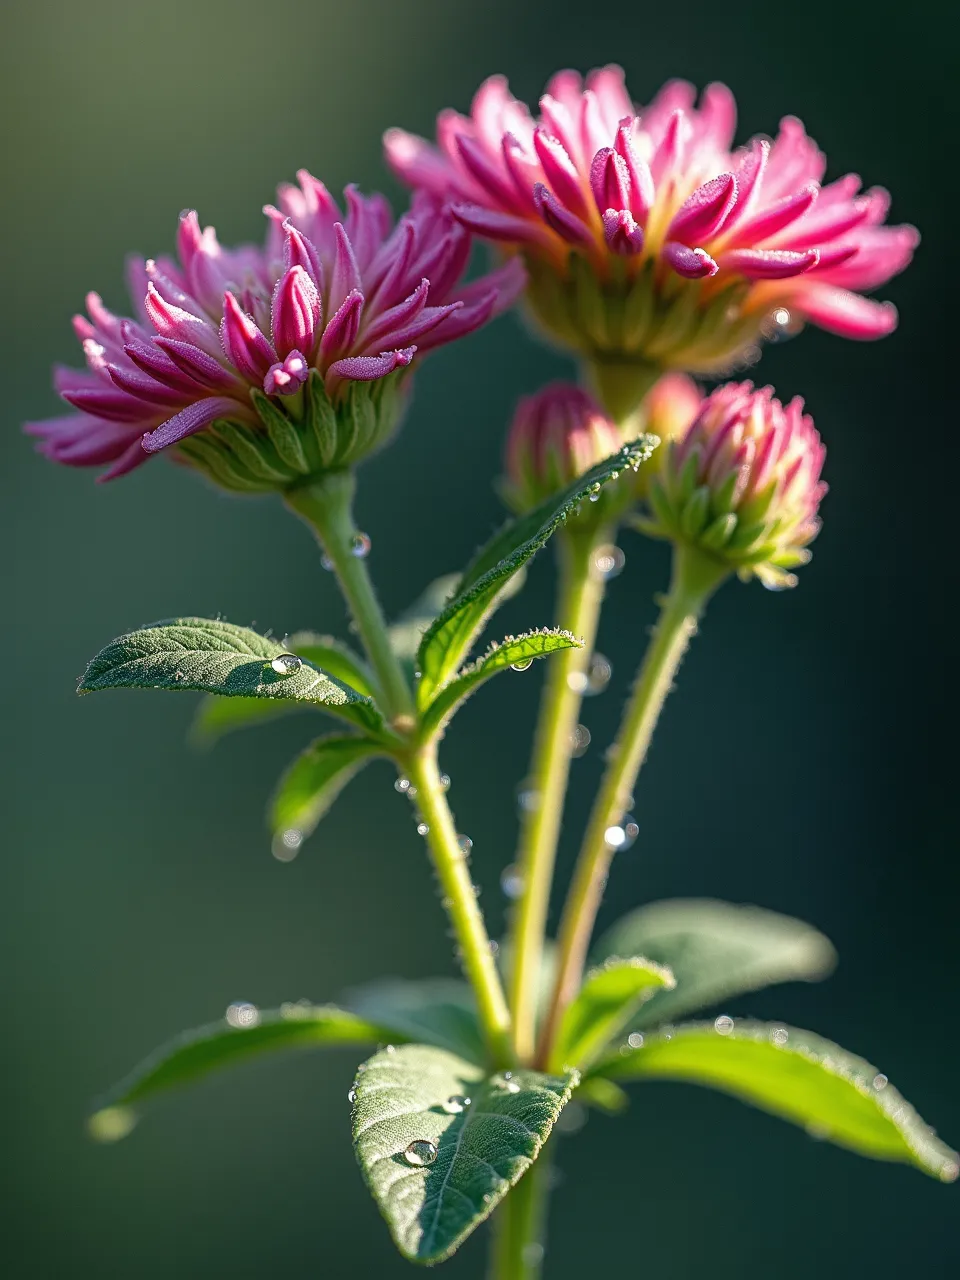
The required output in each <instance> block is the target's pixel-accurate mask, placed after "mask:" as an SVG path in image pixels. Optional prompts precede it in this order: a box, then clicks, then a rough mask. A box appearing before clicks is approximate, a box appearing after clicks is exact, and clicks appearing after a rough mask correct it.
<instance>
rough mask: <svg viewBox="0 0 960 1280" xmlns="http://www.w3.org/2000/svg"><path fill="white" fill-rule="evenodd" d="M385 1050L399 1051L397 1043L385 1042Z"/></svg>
mask: <svg viewBox="0 0 960 1280" xmlns="http://www.w3.org/2000/svg"><path fill="white" fill-rule="evenodd" d="M383 1052H384V1053H396V1052H397V1046H396V1045H395V1044H385V1045H384V1046H383Z"/></svg>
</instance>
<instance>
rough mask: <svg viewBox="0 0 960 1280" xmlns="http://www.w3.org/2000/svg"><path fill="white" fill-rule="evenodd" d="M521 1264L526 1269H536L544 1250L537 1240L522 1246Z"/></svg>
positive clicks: (541, 1259)
mask: <svg viewBox="0 0 960 1280" xmlns="http://www.w3.org/2000/svg"><path fill="white" fill-rule="evenodd" d="M521 1252H522V1256H523V1263H524V1266H527V1267H538V1266H539V1265H540V1263H541V1262H542V1261H543V1255H544V1248H543V1245H542V1244H541V1243H540V1241H539V1240H531V1241H529V1242H528V1243H527V1244H525V1245H524V1246H523V1249H522V1251H521Z"/></svg>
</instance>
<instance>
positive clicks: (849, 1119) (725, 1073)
mask: <svg viewBox="0 0 960 1280" xmlns="http://www.w3.org/2000/svg"><path fill="white" fill-rule="evenodd" d="M721 1028H722V1031H721ZM600 1069H601V1070H603V1072H604V1074H606V1075H608V1076H609V1077H610V1078H612V1079H614V1080H624V1081H625V1080H685V1081H688V1082H689V1083H691V1084H700V1085H706V1086H707V1087H709V1088H713V1089H719V1090H720V1091H721V1092H723V1093H729V1094H732V1095H733V1096H734V1097H737V1098H740V1099H741V1100H742V1101H744V1102H748V1103H751V1104H752V1105H753V1106H756V1107H759V1108H760V1109H761V1110H763V1111H769V1112H770V1113H771V1114H773V1115H776V1116H780V1117H781V1118H782V1119H784V1120H789V1121H792V1122H793V1123H794V1124H799V1125H802V1126H803V1127H804V1128H806V1129H807V1131H808V1132H809V1133H811V1134H812V1135H813V1136H815V1137H817V1138H822V1139H825V1140H827V1141H829V1142H833V1143H835V1144H836V1145H837V1146H841V1147H846V1148H848V1149H849V1150H851V1151H855V1152H857V1153H858V1154H859V1155H863V1156H869V1157H871V1158H873V1159H875V1160H896V1161H900V1162H902V1163H905V1164H911V1165H913V1166H914V1167H915V1168H917V1169H921V1170H922V1171H923V1172H924V1173H928V1174H930V1175H932V1176H933V1177H935V1178H939V1179H941V1180H942V1181H944V1182H952V1181H953V1180H954V1179H955V1178H956V1177H957V1173H958V1156H957V1153H956V1152H955V1151H953V1150H951V1148H950V1147H948V1146H947V1145H946V1144H945V1143H943V1142H941V1141H940V1139H939V1138H937V1137H936V1135H935V1134H934V1132H933V1130H932V1129H931V1128H930V1127H929V1126H928V1125H926V1124H924V1123H923V1121H922V1120H921V1119H920V1117H919V1116H918V1115H917V1113H916V1111H915V1110H914V1109H913V1107H911V1106H910V1104H909V1103H908V1102H906V1101H905V1099H904V1098H903V1097H902V1095H901V1094H899V1093H898V1092H897V1090H896V1089H894V1087H893V1086H892V1085H891V1084H889V1083H888V1082H887V1078H886V1076H884V1075H882V1074H880V1073H879V1072H878V1071H877V1069H876V1067H872V1066H871V1065H870V1064H869V1063H868V1062H865V1061H864V1060H863V1059H862V1058H857V1057H855V1056H854V1055H853V1054H851V1053H848V1052H847V1051H846V1050H845V1049H841V1048H839V1047H838V1046H837V1045H835V1044H832V1043H831V1042H830V1041H829V1040H824V1039H822V1038H821V1037H820V1036H816V1035H813V1034H812V1033H811V1032H808V1031H797V1030H795V1029H794V1028H792V1027H784V1026H782V1025H778V1024H775V1023H757V1022H744V1023H737V1024H733V1022H732V1020H731V1019H727V1020H723V1019H718V1020H717V1022H716V1023H689V1024H686V1025H683V1026H679V1027H671V1028H670V1029H669V1030H668V1029H666V1028H664V1030H663V1031H661V1032H659V1033H656V1032H655V1033H651V1034H649V1035H647V1036H646V1037H645V1039H644V1043H643V1045H642V1046H641V1047H639V1048H635V1049H634V1048H629V1047H624V1048H623V1049H621V1050H620V1052H619V1053H618V1054H617V1055H616V1056H614V1057H611V1058H610V1059H609V1061H608V1062H607V1063H606V1064H604V1066H603V1067H602V1068H600Z"/></svg>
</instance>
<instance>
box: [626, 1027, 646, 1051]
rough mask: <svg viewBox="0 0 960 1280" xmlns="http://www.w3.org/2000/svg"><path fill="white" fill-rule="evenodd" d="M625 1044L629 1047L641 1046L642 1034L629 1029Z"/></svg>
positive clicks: (637, 1047)
mask: <svg viewBox="0 0 960 1280" xmlns="http://www.w3.org/2000/svg"><path fill="white" fill-rule="evenodd" d="M627 1044H628V1045H629V1046H630V1048H631V1049H642V1048H643V1034H642V1032H640V1031H631V1032H630V1034H629V1035H628V1036H627Z"/></svg>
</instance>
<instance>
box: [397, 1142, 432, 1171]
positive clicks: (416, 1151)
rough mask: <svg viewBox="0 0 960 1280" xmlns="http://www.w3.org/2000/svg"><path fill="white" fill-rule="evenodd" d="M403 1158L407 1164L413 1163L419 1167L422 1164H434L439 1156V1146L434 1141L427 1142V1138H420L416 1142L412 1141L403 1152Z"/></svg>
mask: <svg viewBox="0 0 960 1280" xmlns="http://www.w3.org/2000/svg"><path fill="white" fill-rule="evenodd" d="M403 1158H404V1160H406V1162H407V1164H412V1165H414V1166H415V1167H417V1168H419V1167H420V1166H422V1165H426V1164H433V1162H434V1160H436V1158H437V1148H436V1147H435V1146H434V1144H433V1143H432V1142H427V1140H426V1139H425V1138H418V1139H417V1140H416V1141H415V1142H411V1143H410V1145H409V1147H407V1149H406V1150H405V1151H404V1153H403Z"/></svg>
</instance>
